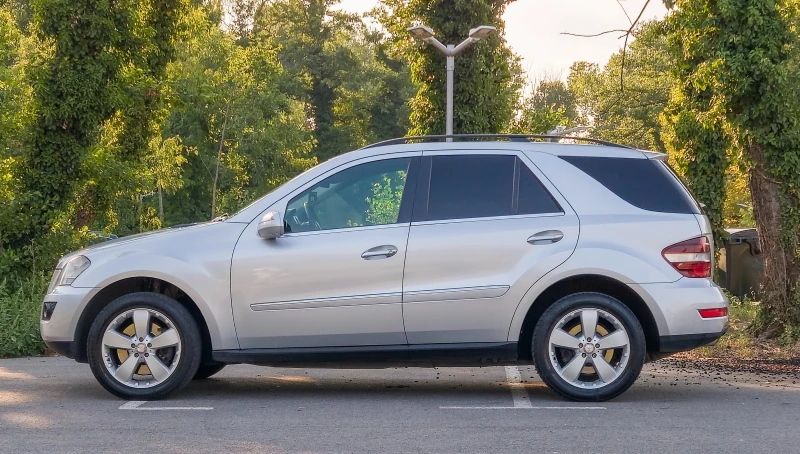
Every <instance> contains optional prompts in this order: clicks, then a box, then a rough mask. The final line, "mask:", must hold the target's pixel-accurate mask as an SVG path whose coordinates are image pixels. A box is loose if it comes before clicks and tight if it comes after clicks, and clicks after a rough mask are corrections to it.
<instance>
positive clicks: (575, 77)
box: [567, 21, 674, 152]
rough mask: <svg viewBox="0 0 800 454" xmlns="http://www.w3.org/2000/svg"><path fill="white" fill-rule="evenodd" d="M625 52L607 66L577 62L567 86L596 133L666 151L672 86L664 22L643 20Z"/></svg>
mask: <svg viewBox="0 0 800 454" xmlns="http://www.w3.org/2000/svg"><path fill="white" fill-rule="evenodd" d="M634 36H635V39H634V40H633V42H632V43H631V44H630V45H629V46H628V49H627V51H626V52H625V65H624V68H623V65H622V61H623V53H622V51H621V50H620V51H619V52H617V53H616V54H614V55H612V56H611V58H610V59H609V60H608V63H606V65H605V67H603V68H602V69H600V68H599V67H598V65H597V64H595V63H589V62H575V63H574V64H573V65H572V67H571V68H570V73H569V76H568V78H567V84H568V86H569V89H570V91H571V92H572V93H574V96H575V100H576V103H577V109H578V111H579V113H580V116H581V117H583V118H585V119H587V120H591V126H592V133H591V134H592V137H596V138H598V139H603V140H608V141H612V142H617V143H623V144H626V145H631V146H635V147H638V148H643V149H649V150H654V151H661V152H665V151H666V146H665V144H664V139H663V137H662V126H661V122H660V120H659V115H660V114H661V112H662V111H663V110H664V108H665V107H666V105H667V100H668V99H669V91H670V88H671V87H672V85H673V80H674V79H673V76H672V74H671V73H670V70H671V67H672V66H671V59H672V57H671V55H670V54H669V51H668V49H667V41H666V33H665V25H664V23H663V22H660V21H651V22H645V23H643V24H640V25H639V26H638V27H637V28H636V30H635V31H634Z"/></svg>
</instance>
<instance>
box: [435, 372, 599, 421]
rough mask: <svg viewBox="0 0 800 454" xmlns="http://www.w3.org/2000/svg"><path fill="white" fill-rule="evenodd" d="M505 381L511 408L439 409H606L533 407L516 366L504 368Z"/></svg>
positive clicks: (459, 406) (456, 408) (451, 408)
mask: <svg viewBox="0 0 800 454" xmlns="http://www.w3.org/2000/svg"><path fill="white" fill-rule="evenodd" d="M506 380H507V381H508V386H509V388H510V389H511V399H512V400H513V402H514V406H513V407H504V406H461V405H455V406H447V407H439V409H441V410H605V409H606V407H582V406H563V407H562V406H558V407H556V406H552V407H534V406H533V405H532V404H531V397H530V396H529V395H528V391H527V390H526V389H525V384H524V383H522V373H520V370H519V367H517V366H506Z"/></svg>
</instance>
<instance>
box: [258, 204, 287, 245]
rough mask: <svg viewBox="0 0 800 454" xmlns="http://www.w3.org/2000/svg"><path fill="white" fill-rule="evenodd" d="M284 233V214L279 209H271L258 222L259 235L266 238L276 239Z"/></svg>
mask: <svg viewBox="0 0 800 454" xmlns="http://www.w3.org/2000/svg"><path fill="white" fill-rule="evenodd" d="M281 235H283V216H281V214H280V213H279V212H277V211H270V212H269V213H267V214H265V215H264V217H262V218H261V222H259V223H258V236H260V237H261V238H264V239H265V240H274V239H275V238H278V237H279V236H281Z"/></svg>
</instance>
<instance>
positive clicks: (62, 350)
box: [44, 341, 75, 359]
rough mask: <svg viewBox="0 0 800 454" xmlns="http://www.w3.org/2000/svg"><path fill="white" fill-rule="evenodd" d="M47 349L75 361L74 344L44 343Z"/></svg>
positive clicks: (69, 342)
mask: <svg viewBox="0 0 800 454" xmlns="http://www.w3.org/2000/svg"><path fill="white" fill-rule="evenodd" d="M44 344H45V345H47V348H49V349H50V350H53V351H54V352H56V353H58V354H59V355H61V356H66V357H67V358H69V359H75V342H72V341H68V342H63V341H62V342H59V341H44Z"/></svg>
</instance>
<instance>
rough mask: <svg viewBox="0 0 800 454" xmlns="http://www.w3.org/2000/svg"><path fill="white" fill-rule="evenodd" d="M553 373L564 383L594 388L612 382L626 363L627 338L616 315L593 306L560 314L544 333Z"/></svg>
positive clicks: (627, 356)
mask: <svg viewBox="0 0 800 454" xmlns="http://www.w3.org/2000/svg"><path fill="white" fill-rule="evenodd" d="M548 342H549V356H550V362H551V363H552V365H553V367H554V369H555V371H556V373H557V374H558V375H559V376H560V377H561V378H562V379H563V380H564V381H565V382H567V383H568V384H570V385H572V386H576V387H579V388H583V389H597V388H602V387H605V386H607V385H609V384H611V383H613V382H614V381H615V380H616V379H617V378H619V376H620V375H621V374H622V372H624V371H625V367H626V366H627V364H628V360H629V358H630V338H629V336H628V332H627V331H626V329H625V326H624V325H623V324H622V322H620V321H619V319H618V318H617V317H615V316H614V315H612V314H610V313H609V312H607V311H604V310H601V309H596V308H588V307H587V308H581V309H577V310H573V311H571V312H569V313H568V314H566V315H565V316H563V317H562V318H561V319H560V320H559V321H558V322H557V323H556V324H555V326H554V327H553V328H552V330H551V331H550V333H549V336H548Z"/></svg>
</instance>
